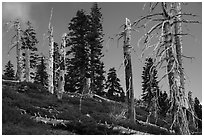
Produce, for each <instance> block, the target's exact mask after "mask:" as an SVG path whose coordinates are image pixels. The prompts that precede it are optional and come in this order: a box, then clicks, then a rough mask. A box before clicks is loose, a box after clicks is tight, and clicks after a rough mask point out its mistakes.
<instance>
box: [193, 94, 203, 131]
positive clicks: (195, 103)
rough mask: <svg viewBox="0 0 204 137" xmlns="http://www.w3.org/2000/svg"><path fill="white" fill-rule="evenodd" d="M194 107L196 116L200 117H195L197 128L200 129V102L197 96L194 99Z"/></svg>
mask: <svg viewBox="0 0 204 137" xmlns="http://www.w3.org/2000/svg"><path fill="white" fill-rule="evenodd" d="M194 109H195V114H196V116H197V117H198V118H199V119H200V120H199V119H196V121H197V123H198V128H200V129H202V121H201V120H202V105H201V104H200V101H199V99H198V98H197V97H195V99H194Z"/></svg>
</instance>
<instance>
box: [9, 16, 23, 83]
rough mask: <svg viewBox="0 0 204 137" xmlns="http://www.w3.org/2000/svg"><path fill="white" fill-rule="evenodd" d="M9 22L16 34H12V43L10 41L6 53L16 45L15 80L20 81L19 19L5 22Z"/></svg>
mask: <svg viewBox="0 0 204 137" xmlns="http://www.w3.org/2000/svg"><path fill="white" fill-rule="evenodd" d="M8 24H11V26H10V27H9V28H11V27H14V29H15V31H16V35H14V36H13V38H12V40H11V41H12V43H11V46H12V47H11V48H10V49H9V51H8V54H9V53H10V51H11V50H12V49H13V48H14V47H16V59H17V71H16V80H18V81H19V82H20V81H22V57H21V34H20V33H21V32H22V30H21V27H20V21H19V20H18V19H17V20H15V21H13V22H12V21H10V22H8V23H6V25H8ZM13 39H15V41H14V42H13Z"/></svg>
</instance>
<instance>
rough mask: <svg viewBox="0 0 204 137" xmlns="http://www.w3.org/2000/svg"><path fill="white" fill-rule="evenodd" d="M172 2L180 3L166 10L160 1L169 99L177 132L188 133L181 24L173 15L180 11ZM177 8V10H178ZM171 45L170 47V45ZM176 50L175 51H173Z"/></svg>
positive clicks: (177, 17) (165, 6) (178, 18)
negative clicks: (163, 19) (164, 20)
mask: <svg viewBox="0 0 204 137" xmlns="http://www.w3.org/2000/svg"><path fill="white" fill-rule="evenodd" d="M174 4H176V5H177V4H178V5H180V3H171V7H170V10H169V11H168V10H167V5H166V4H165V3H162V8H163V13H164V14H163V15H164V18H165V19H166V22H165V23H164V26H163V33H164V34H163V35H164V44H165V49H168V50H167V52H166V53H167V74H168V80H169V87H170V99H171V103H172V107H171V110H172V114H173V121H175V123H173V124H176V125H175V126H176V127H177V128H178V131H177V132H178V134H183V135H184V134H185V135H189V134H190V131H189V127H188V121H187V116H186V108H187V107H188V106H187V102H186V99H185V90H184V74H183V68H182V58H181V56H182V51H181V42H180V36H179V35H177V34H179V33H181V24H177V21H178V20H180V17H179V16H176V17H174V19H172V18H171V17H173V16H174V15H176V14H178V13H180V6H177V7H175V5H174ZM178 10H179V12H178ZM170 46H171V47H170ZM173 50H174V51H176V52H173Z"/></svg>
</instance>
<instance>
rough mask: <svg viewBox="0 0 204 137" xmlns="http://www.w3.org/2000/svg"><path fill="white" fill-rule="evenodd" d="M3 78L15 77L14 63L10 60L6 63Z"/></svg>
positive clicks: (10, 78) (11, 78)
mask: <svg viewBox="0 0 204 137" xmlns="http://www.w3.org/2000/svg"><path fill="white" fill-rule="evenodd" d="M3 78H4V79H6V80H14V79H15V71H14V69H13V64H12V63H11V61H10V60H9V61H8V63H7V64H6V65H5V70H4V75H3Z"/></svg>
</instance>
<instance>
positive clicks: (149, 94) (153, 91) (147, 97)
mask: <svg viewBox="0 0 204 137" xmlns="http://www.w3.org/2000/svg"><path fill="white" fill-rule="evenodd" d="M142 80H143V82H142V91H143V93H142V100H143V101H145V102H147V104H148V107H147V109H149V107H150V105H151V101H152V99H153V97H155V96H156V95H157V96H158V95H159V87H158V81H157V70H156V68H155V66H154V65H153V60H152V58H146V63H145V67H143V73H142Z"/></svg>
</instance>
